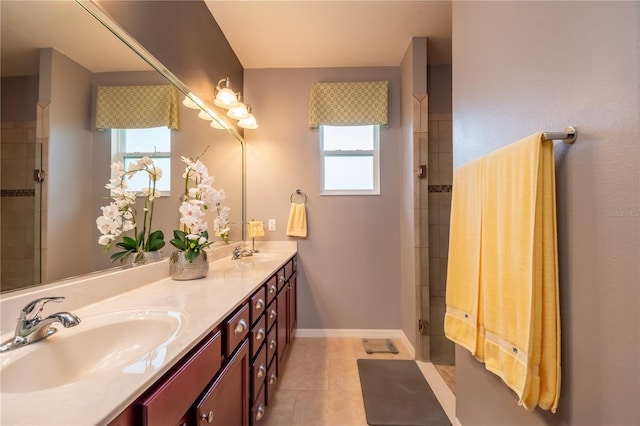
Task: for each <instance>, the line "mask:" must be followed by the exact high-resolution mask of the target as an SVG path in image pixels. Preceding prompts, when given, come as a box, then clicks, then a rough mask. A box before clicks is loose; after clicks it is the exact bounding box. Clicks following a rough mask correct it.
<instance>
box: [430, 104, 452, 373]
mask: <svg viewBox="0 0 640 426" xmlns="http://www.w3.org/2000/svg"><path fill="white" fill-rule="evenodd" d="M451 120H452V117H451V114H429V142H428V146H429V148H428V150H429V155H428V169H427V170H428V181H429V185H428V186H429V194H428V206H429V208H428V212H429V213H428V216H429V217H428V224H429V237H428V238H429V292H428V294H429V307H430V309H429V324H430V333H429V334H430V354H431V361H432V362H439V363H453V362H454V344H453V342H451V341H450V340H449V339H447V338H446V337H445V336H444V312H445V287H446V281H447V255H448V251H449V216H450V213H451V189H452V183H453V154H452V152H453V151H452V140H453V137H452V121H451Z"/></svg>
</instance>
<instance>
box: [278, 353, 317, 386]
mask: <svg viewBox="0 0 640 426" xmlns="http://www.w3.org/2000/svg"><path fill="white" fill-rule="evenodd" d="M278 381H279V382H280V384H279V388H280V389H289V390H327V389H329V368H328V360H326V359H323V358H320V357H317V358H313V359H307V358H306V357H301V356H295V357H294V356H289V357H288V359H287V360H285V367H284V372H283V374H282V377H279V378H278Z"/></svg>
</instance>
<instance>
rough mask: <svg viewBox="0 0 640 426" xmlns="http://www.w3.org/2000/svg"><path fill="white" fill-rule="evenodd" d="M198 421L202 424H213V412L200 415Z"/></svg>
mask: <svg viewBox="0 0 640 426" xmlns="http://www.w3.org/2000/svg"><path fill="white" fill-rule="evenodd" d="M200 420H202V421H203V422H204V421H206V422H207V423H212V422H213V411H209V412H208V413H202V414H201V415H200Z"/></svg>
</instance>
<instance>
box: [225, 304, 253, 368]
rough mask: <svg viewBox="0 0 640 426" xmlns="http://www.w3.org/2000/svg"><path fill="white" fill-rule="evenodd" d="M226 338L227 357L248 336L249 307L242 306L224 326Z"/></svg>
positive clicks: (246, 305)
mask: <svg viewBox="0 0 640 426" xmlns="http://www.w3.org/2000/svg"><path fill="white" fill-rule="evenodd" d="M225 331H226V336H227V348H226V349H227V356H230V355H231V354H232V353H233V351H234V350H235V349H236V347H237V346H238V345H239V344H240V342H241V341H242V339H244V338H245V337H246V336H247V334H249V305H248V304H246V303H245V304H244V306H243V307H242V308H241V309H240V310H239V311H238V312H237V313H236V314H235V315H234V316H233V317H231V319H229V320H227V322H226V324H225Z"/></svg>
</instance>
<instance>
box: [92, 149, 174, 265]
mask: <svg viewBox="0 0 640 426" xmlns="http://www.w3.org/2000/svg"><path fill="white" fill-rule="evenodd" d="M137 173H146V174H147V177H148V182H149V185H148V186H147V187H146V188H144V189H142V190H141V191H132V190H129V188H128V185H127V178H131V177H132V176H133V175H135V174H137ZM161 177H162V170H161V169H160V167H158V166H156V165H155V164H154V163H153V160H152V159H151V158H149V157H147V156H145V157H142V158H141V159H140V160H138V161H133V162H131V163H130V164H129V168H128V170H125V169H124V167H123V165H122V162H121V161H116V162H114V163H112V164H111V179H110V180H109V183H107V184H106V185H105V188H107V189H108V190H109V191H110V192H111V197H110V198H111V200H112V201H111V202H110V203H109V205H108V206H104V207H101V209H102V216H99V217H98V218H97V219H96V224H97V226H98V230H99V231H100V233H101V234H102V235H101V236H100V238H99V239H98V244H100V245H103V246H105V251H106V250H109V248H110V247H111V244H112V243H113V242H114V241H116V240H117V239H118V238H120V237H122V241H119V242H117V243H116V244H115V245H116V247H119V248H121V249H122V251H119V252H117V253H114V254H112V255H111V261H112V262H114V261H116V260H118V259H122V258H124V257H125V256H127V255H129V254H132V253H139V254H140V255H141V253H142V252H145V251H146V252H148V251H156V250H160V249H161V248H162V247H164V245H165V243H164V234H163V233H162V231H160V230H157V231H151V224H152V221H153V202H154V200H155V199H156V198H157V197H158V196H160V191H158V190H156V182H157V181H158V180H159V179H160V178H161ZM139 197H142V198H144V208H143V209H144V215H143V219H142V223H140V222H138V220H137V219H136V200H137V198H139ZM128 231H133V238H132V237H130V236H128V235H125V233H126V232H128ZM138 231H140V232H138ZM136 256H138V255H136Z"/></svg>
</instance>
